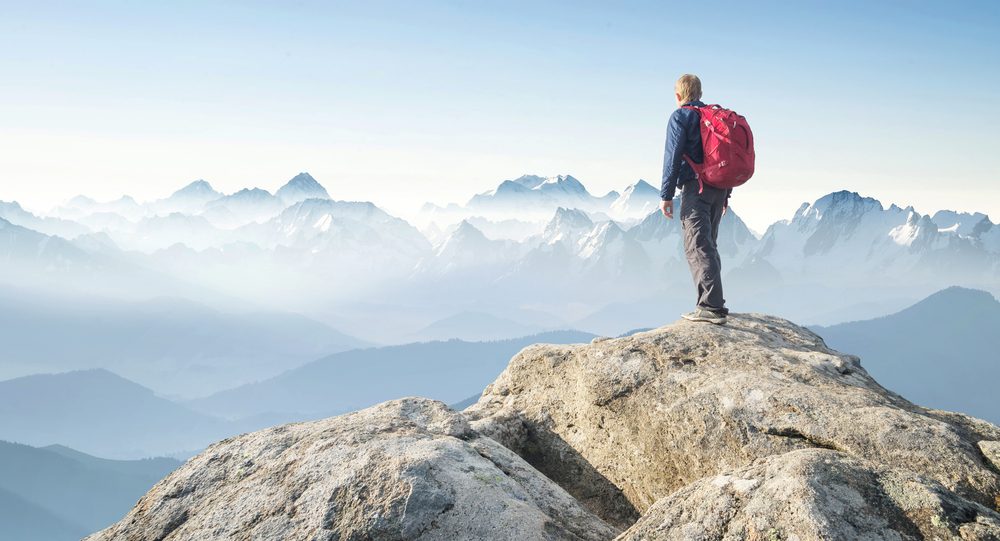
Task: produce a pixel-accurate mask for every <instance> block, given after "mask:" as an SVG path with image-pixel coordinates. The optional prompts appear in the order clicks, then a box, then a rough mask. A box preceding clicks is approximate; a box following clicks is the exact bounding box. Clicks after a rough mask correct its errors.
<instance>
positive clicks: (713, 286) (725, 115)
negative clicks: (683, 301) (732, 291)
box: [660, 74, 754, 325]
mask: <svg viewBox="0 0 1000 541" xmlns="http://www.w3.org/2000/svg"><path fill="white" fill-rule="evenodd" d="M674 97H675V98H676V99H677V107H678V109H677V110H676V111H674V112H673V114H671V115H670V121H669V122H668V124H667V143H666V148H665V149H664V152H663V183H662V184H661V187H660V199H661V202H660V211H661V212H663V215H664V216H666V217H667V218H668V219H672V218H673V217H674V202H673V199H674V192H675V190H676V189H677V188H680V190H681V204H680V220H681V228H682V229H683V231H684V255H685V256H686V257H687V260H688V265H689V266H690V267H691V277H692V278H693V279H694V283H695V286H696V287H697V289H698V300H697V304H696V305H695V309H694V311H693V312H689V313H687V314H684V315H683V317H684V318H685V319H689V320H691V321H707V322H710V323H715V324H720V325H721V324H723V323H725V322H726V315H727V314H728V313H729V309H728V308H726V299H725V298H724V297H723V296H722V261H721V260H720V259H719V249H718V245H717V241H718V238H719V224H720V223H721V221H722V216H723V215H724V214H725V213H726V209H727V208H728V206H729V197H730V195H732V191H733V188H734V187H735V186H739V185H741V184H743V183H744V182H746V181H747V179H749V178H750V176H751V175H753V164H754V151H753V135H752V134H751V133H750V126H749V125H747V123H746V119H744V118H743V117H742V116H740V115H738V114H736V113H734V112H733V111H730V110H728V109H723V108H722V107H720V106H718V105H705V103H703V102H702V101H701V80H700V79H698V77H697V76H695V75H690V74H685V75H682V76H681V78H680V79H678V80H677V84H676V85H675V86H674Z"/></svg>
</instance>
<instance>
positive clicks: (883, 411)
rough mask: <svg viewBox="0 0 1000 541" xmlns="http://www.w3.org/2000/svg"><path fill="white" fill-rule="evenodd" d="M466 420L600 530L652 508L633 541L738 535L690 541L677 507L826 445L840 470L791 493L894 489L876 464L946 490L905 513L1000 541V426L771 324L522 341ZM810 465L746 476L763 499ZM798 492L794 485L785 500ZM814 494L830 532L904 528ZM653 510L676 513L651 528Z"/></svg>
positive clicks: (809, 477)
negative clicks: (933, 402)
mask: <svg viewBox="0 0 1000 541" xmlns="http://www.w3.org/2000/svg"><path fill="white" fill-rule="evenodd" d="M942 362H948V360H947V359H942ZM464 413H465V414H466V415H467V416H468V417H469V418H470V419H471V420H472V426H473V428H475V429H476V430H477V431H479V432H480V433H483V434H486V435H489V436H491V437H492V438H493V439H495V440H497V441H499V442H500V443H502V444H504V445H505V446H507V447H508V448H510V449H512V450H514V451H515V452H517V453H518V454H520V455H521V456H523V457H524V458H525V459H526V460H527V461H528V462H529V463H531V464H532V465H534V466H535V467H536V468H538V469H539V470H540V471H541V472H542V473H544V474H545V475H546V476H548V477H549V478H550V479H552V480H554V481H555V482H557V483H559V484H560V485H561V486H562V487H564V488H565V489H566V490H567V491H568V492H569V493H570V494H572V495H573V496H575V497H576V498H577V499H578V500H580V502H581V503H582V504H583V505H585V506H586V507H587V508H588V509H590V510H591V511H593V512H594V513H595V514H597V515H598V516H601V517H602V518H604V519H605V520H606V521H607V522H609V523H611V524H613V525H615V526H617V527H623V528H624V527H628V526H629V525H631V524H632V523H633V522H635V520H636V519H638V518H639V516H640V515H643V514H646V516H645V517H643V520H642V521H641V522H640V524H641V525H642V526H641V528H640V529H639V530H635V529H633V530H632V531H633V532H635V531H640V532H642V534H641V535H639V534H634V535H632V536H631V537H628V539H656V538H657V537H656V536H653V535H651V534H650V533H649V532H652V531H656V529H657V528H659V527H660V526H662V527H663V528H664V532H667V533H664V537H663V539H742V537H739V536H735V537H734V536H732V535H729V536H727V535H724V533H723V532H725V531H726V530H725V529H721V530H720V529H715V530H712V529H710V528H709V529H705V530H704V531H705V532H714V533H705V534H704V535H698V536H690V537H686V536H685V535H682V534H678V533H676V532H678V531H683V530H677V529H676V528H677V525H678V524H682V523H684V522H685V521H692V523H697V521H698V520H699V519H698V518H697V516H696V514H685V513H683V512H682V511H683V510H684V509H688V508H689V507H685V506H691V507H690V509H692V510H702V511H705V512H706V513H707V512H708V511H707V510H705V509H704V506H705V505H709V504H711V503H712V501H713V500H712V498H711V497H708V495H707V494H708V493H707V492H705V490H704V489H706V488H708V489H710V488H712V486H713V485H712V484H711V483H712V481H711V479H716V478H718V476H720V475H730V476H734V475H736V476H740V475H746V473H745V470H744V469H745V468H746V467H748V466H750V465H752V464H755V463H758V461H759V460H761V459H768V458H769V457H782V456H783V455H786V454H788V453H792V452H794V451H796V450H801V449H823V450H826V451H828V452H829V453H831V454H829V455H826V458H824V459H823V460H830V461H832V462H833V463H837V464H840V465H842V466H843V468H841V470H842V471H841V470H838V471H839V472H840V473H838V472H833V473H822V472H819V471H818V470H816V469H815V468H814V469H810V468H807V467H804V466H803V467H801V468H799V470H797V471H798V473H796V474H795V476H796V480H795V483H798V484H800V485H802V486H806V485H810V486H822V485H823V484H825V483H826V482H827V481H829V482H831V483H835V484H836V483H839V484H841V485H844V486H853V487H858V486H861V484H863V483H862V482H861V481H859V479H868V480H871V481H872V482H873V483H875V484H874V485H872V487H873V488H872V490H877V489H878V487H879V486H882V487H886V486H889V485H891V483H890V484H889V485H887V484H885V483H883V482H882V481H881V479H884V478H885V476H884V475H883V474H882V473H880V472H881V471H882V470H880V469H879V468H888V469H889V470H887V471H890V472H892V473H891V475H892V476H895V477H893V478H894V479H903V478H911V477H912V478H913V479H917V481H915V482H916V484H915V485H913V486H914V487H917V488H919V490H923V491H931V492H934V491H940V492H941V494H943V495H941V497H940V498H939V500H940V501H945V502H951V503H948V504H941V505H937V504H934V503H933V502H932V501H931V499H929V498H928V499H922V500H919V502H917V503H913V504H912V506H911V508H908V510H907V511H906V512H905V513H904V514H906V516H914V517H915V516H918V515H919V516H922V515H927V516H937V517H938V520H939V521H944V522H947V523H948V524H953V525H962V524H971V523H977V524H978V522H977V521H980V522H982V525H983V526H982V527H984V528H993V529H992V530H989V532H991V533H989V535H994V536H1000V530H997V529H996V528H995V526H996V522H995V520H996V519H997V514H996V512H995V509H996V507H997V505H998V503H1000V500H998V497H1000V475H998V474H1000V469H998V465H997V462H996V461H997V458H996V457H997V451H996V450H997V444H996V443H994V442H998V441H1000V429H998V428H997V427H996V426H993V425H990V424H988V423H985V422H982V421H979V420H976V419H973V418H970V417H967V416H964V415H960V414H953V413H947V412H941V411H934V410H928V409H925V408H921V407H919V406H916V405H914V404H911V403H910V402H908V401H906V400H905V399H904V398H902V397H900V396H898V395H896V394H894V393H892V392H890V391H888V390H886V389H884V388H882V387H881V386H880V385H879V384H878V383H876V382H875V381H874V380H873V379H872V378H871V377H870V376H869V375H868V374H867V373H866V372H865V371H864V369H863V368H862V367H861V365H860V363H859V360H858V359H857V358H856V357H853V356H850V355H844V354H841V353H838V352H836V351H833V350H830V349H829V348H827V347H826V345H825V344H824V343H823V340H822V339H821V338H820V337H819V336H817V335H815V334H814V333H812V332H810V331H809V330H807V329H804V328H802V327H798V326H796V325H794V324H792V323H790V322H788V321H785V320H782V319H779V318H774V317H768V316H762V315H735V316H733V317H731V318H730V320H729V324H728V325H725V326H713V325H709V324H704V323H691V322H687V321H682V322H678V323H675V324H673V325H669V326H665V327H661V328H659V329H656V330H653V331H649V332H644V333H640V334H636V335H634V336H630V337H626V338H618V339H613V340H603V341H600V340H597V341H595V343H592V344H588V345H572V346H552V345H536V346H531V347H528V348H526V349H525V350H523V351H522V352H521V353H519V354H518V355H517V356H516V357H515V358H514V359H513V360H512V361H511V362H510V364H509V366H508V367H507V369H506V370H505V371H504V372H503V373H502V374H501V375H500V376H499V377H498V378H497V380H496V381H495V382H494V383H492V384H491V385H490V386H489V387H487V389H486V390H485V391H484V393H483V395H482V396H481V398H480V399H479V401H478V402H477V403H476V404H474V405H472V406H470V407H469V408H468V409H466V410H465V412H464ZM793 457H794V460H793ZM810 457H813V455H809V456H805V457H804V456H803V455H788V457H786V458H780V459H779V458H776V459H775V460H777V462H771V463H767V464H765V465H764V466H759V467H760V468H764V470H761V471H760V472H754V473H753V475H754V479H758V480H759V481H760V483H761V487H763V488H759V489H757V490H764V489H765V488H768V487H773V486H774V483H773V482H771V483H770V484H768V481H767V476H766V475H765V474H766V473H767V472H768V471H777V470H775V468H777V469H780V468H786V469H787V468H793V466H795V465H796V464H800V465H801V463H803V462H804V461H805V462H809V461H811V463H815V462H816V461H817V460H819V459H818V458H815V457H813V458H810ZM767 468H771V469H769V470H768V469H767ZM793 469H794V468H793ZM885 475H890V474H885ZM876 481H877V482H876ZM706 483H708V485H706ZM879 483H881V484H879ZM892 486H896V485H892ZM907 486H909V485H907ZM699 487H700V488H699ZM917 488H915V490H916V489H917ZM886 490H887V489H886ZM765 493H766V492H760V494H765ZM803 494H805V492H803V491H792V492H789V498H793V499H795V498H799V497H800V496H802V495H803ZM760 498H761V499H762V501H767V498H764V497H763V496H761V497H760ZM817 498H818V499H816V498H814V500H813V501H812V503H810V502H809V501H807V500H803V501H801V502H799V505H801V506H808V505H814V504H815V507H816V508H817V509H818V511H817V512H816V514H815V517H814V519H815V520H816V521H819V522H822V521H830V522H833V523H837V522H839V521H841V518H840V517H843V516H848V515H853V514H854V513H853V511H856V512H857V514H858V515H859V516H864V515H865V514H866V513H867V514H868V515H869V516H872V517H879V516H881V519H882V520H884V521H887V523H888V524H889V526H887V527H886V528H888V530H892V531H896V529H895V528H897V526H898V523H897V522H893V520H894V519H893V518H892V517H891V516H890V515H889V514H887V513H888V511H885V513H883V511H884V510H885V509H886V508H885V507H884V506H882V507H879V506H878V505H875V503H872V502H876V503H877V502H881V503H880V504H879V505H881V504H885V503H886V502H888V501H890V500H891V501H895V500H892V497H890V496H884V497H883V496H878V497H876V496H871V497H870V498H868V499H865V498H862V499H854V500H852V499H850V498H848V499H846V500H843V502H842V505H844V506H846V507H844V508H842V509H839V510H838V509H833V508H824V507H823V506H822V505H818V504H816V502H817V501H820V502H821V501H822V498H819V497H817ZM880 498H881V499H880ZM935 501H936V500H935ZM657 502H660V503H658V504H657V505H656V507H653V506H654V504H656V503H657ZM852 502H853V503H852ZM866 502H867V503H866ZM955 502H959V503H960V505H959V503H955ZM897 503H898V502H897ZM855 504H856V507H857V508H856V509H853V511H852V505H855ZM869 504H870V505H871V506H874V507H865V506H868V505H869ZM921 505H923V506H924V507H921ZM935 505H937V507H935ZM913 506H916V507H913ZM782 508H783V507H782V502H779V501H775V502H773V505H771V506H770V507H768V506H766V505H755V506H749V507H746V506H734V507H733V508H732V509H741V510H743V511H744V512H748V513H751V514H755V515H756V516H757V519H759V521H760V522H762V523H766V522H767V521H774V524H775V526H774V527H775V528H779V527H780V525H781V524H783V522H781V521H782V520H784V519H782V518H781V517H782V516H783V515H782V512H783V511H782ZM966 509H975V510H976V511H975V512H971V513H968V512H965V511H963V510H966ZM747 510H749V511H747ZM650 513H652V514H650ZM671 513H680V514H679V515H673V514H671ZM897 514H898V513H897ZM656 516H672V517H674V518H672V519H671V521H669V523H663V524H661V523H659V522H657V520H658V519H656V518H655V517H656ZM914 520H915V519H914ZM636 528H639V525H636ZM898 528H899V530H898V531H899V533H898V535H899V537H893V536H890V535H885V536H879V535H876V534H872V535H874V537H871V538H872V539H883V538H886V539H892V538H902V539H909V538H913V537H908V535H911V534H907V533H906V532H907V531H909V530H906V529H905V528H903V527H902V526H898ZM956 528H958V526H956ZM969 528H971V526H970V527H969ZM969 528H966V530H969V531H972V530H970V529H969ZM888 530H886V531H888ZM811 531H813V532H814V533H813V534H807V533H803V534H800V538H801V539H821V538H824V537H823V535H822V534H821V533H817V532H821V531H823V530H822V528H819V527H818V526H816V527H815V528H814V529H813V530H811ZM916 531H923V530H921V529H920V528H919V527H917V530H916ZM955 531H958V530H955ZM776 532H778V530H776ZM745 533H746V532H744V534H745ZM775 535H778V533H776V534H775ZM912 535H916V534H912ZM970 535H971V534H970ZM984 535H985V534H984ZM760 538H761V539H768V537H760ZM779 538H782V539H784V537H779ZM834 538H836V537H834ZM843 538H844V539H849V538H852V537H850V536H846V537H843ZM861 538H863V537H861ZM942 538H944V537H942ZM981 538H983V539H987V538H990V537H981Z"/></svg>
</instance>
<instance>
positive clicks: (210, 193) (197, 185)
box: [170, 179, 222, 199]
mask: <svg viewBox="0 0 1000 541" xmlns="http://www.w3.org/2000/svg"><path fill="white" fill-rule="evenodd" d="M221 195H222V194H221V193H219V192H217V191H215V188H212V185H211V184H209V183H208V182H207V181H205V180H202V179H198V180H196V181H194V182H192V183H191V184H188V185H187V186H185V187H183V188H181V189H179V190H177V191H176V192H174V193H173V194H172V195H171V196H170V197H171V198H175V197H177V198H185V199H187V198H195V199H209V198H215V197H219V196H221Z"/></svg>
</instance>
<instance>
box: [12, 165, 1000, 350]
mask: <svg viewBox="0 0 1000 541" xmlns="http://www.w3.org/2000/svg"><path fill="white" fill-rule="evenodd" d="M658 202H659V194H658V190H657V189H656V188H655V187H653V186H651V185H650V184H649V183H647V182H645V181H641V180H640V181H638V182H636V183H634V184H632V185H629V186H627V187H626V188H624V189H623V190H622V191H621V192H620V193H619V192H610V193H608V194H605V195H601V196H597V195H592V194H590V192H588V191H587V189H586V188H585V187H584V185H583V184H582V183H581V182H580V181H579V180H578V179H576V178H574V177H572V176H569V175H560V176H556V177H539V176H533V175H525V176H522V177H520V178H517V179H513V180H506V181H503V182H502V183H500V184H499V186H497V187H496V188H495V189H493V190H489V191H486V192H483V193H480V194H477V195H475V196H474V197H472V198H471V199H470V200H469V201H468V202H467V203H466V204H464V205H458V204H451V205H448V206H443V207H442V206H436V205H432V204H426V205H424V207H423V208H422V209H421V210H420V211H419V212H417V213H415V214H413V215H411V216H408V217H407V219H405V220H404V219H402V218H399V217H396V216H392V215H390V214H388V213H387V212H385V211H383V210H382V209H380V208H378V207H377V206H375V205H374V204H372V203H370V202H351V201H339V200H335V199H332V198H331V197H330V194H329V193H328V192H327V190H326V189H325V188H324V187H323V186H321V185H320V184H319V183H318V182H317V181H316V180H315V179H313V178H312V177H311V176H310V175H309V174H307V173H302V174H299V175H297V176H296V177H295V178H293V179H291V180H290V181H289V182H288V183H286V184H285V185H284V186H282V187H281V188H280V189H278V190H277V191H276V192H275V193H274V194H272V193H270V192H268V191H266V190H263V189H261V188H252V189H244V190H241V191H238V192H236V193H232V194H222V193H220V192H217V191H216V190H214V189H213V188H212V187H211V185H209V184H208V183H207V182H205V181H196V182H194V183H192V184H190V185H188V186H186V187H184V188H182V189H180V190H178V191H177V192H175V193H174V194H173V195H171V196H170V197H167V198H164V199H160V200H156V201H150V202H145V203H139V202H137V201H135V200H134V199H132V198H130V197H127V196H125V197H122V198H121V199H118V200H115V201H111V202H97V201H94V200H92V199H90V198H87V197H84V196H79V197H76V198H74V199H72V200H70V201H68V202H66V203H65V204H64V205H62V206H60V207H58V208H56V209H54V210H53V211H52V213H50V214H49V215H45V216H40V215H36V214H32V213H31V212H28V211H27V210H25V209H23V208H21V207H20V206H19V205H18V204H17V203H16V202H7V203H0V228H2V230H3V232H4V233H3V234H4V237H5V238H6V239H8V241H7V242H5V243H4V244H3V245H2V246H0V257H3V258H4V261H5V265H4V266H3V268H2V269H0V284H7V285H8V286H10V287H12V288H14V287H16V288H19V289H20V290H25V291H27V290H32V289H36V290H40V291H45V292H48V295H50V296H57V297H59V296H65V295H79V294H81V293H86V294H87V295H91V296H99V297H114V298H118V299H122V298H125V299H146V298H150V297H155V296H171V297H184V298H188V299H194V300H198V301H199V302H203V303H207V304H209V305H211V306H213V307H216V308H226V309H242V310H245V309H247V308H249V307H251V306H253V307H266V308H268V309H273V310H279V311H294V312H299V313H306V314H310V315H313V316H315V317H318V318H320V319H321V320H323V322H324V323H327V324H330V325H333V326H334V327H336V328H338V329H341V330H343V331H344V332H346V333H348V334H351V335H356V336H361V337H363V338H365V339H368V340H372V341H377V342H391V343H392V342H394V343H398V342H402V341H405V340H406V339H408V338H410V337H413V336H416V334H415V333H418V332H419V330H420V329H421V328H424V327H426V326H428V325H432V324H433V323H434V322H435V321H437V320H442V319H447V318H449V317H453V316H455V315H457V314H461V313H466V312H474V313H479V314H486V315H487V316H490V317H493V318H500V319H503V320H506V321H512V322H514V323H516V324H519V325H526V326H530V327H531V328H532V329H533V330H544V329H555V328H583V329H584V330H588V331H594V332H601V333H605V334H617V333H619V332H622V331H624V330H627V329H629V328H635V327H644V326H651V325H655V324H656V323H657V321H659V319H651V318H650V317H649V316H650V315H651V313H650V309H651V305H650V299H651V298H652V297H653V296H659V298H658V299H657V303H658V306H661V307H662V306H664V305H666V306H667V307H668V308H669V310H668V312H669V313H673V312H674V311H675V310H676V309H677V308H678V307H680V308H686V307H687V306H688V305H689V304H690V303H691V298H690V294H689V292H688V281H689V277H688V271H687V268H686V265H685V263H684V259H683V255H682V249H681V238H680V234H679V229H678V224H677V221H676V220H666V219H664V218H663V217H662V216H660V215H659V214H658V213H657V205H658ZM736 203H737V204H736V205H735V206H736V208H735V209H733V210H734V211H733V212H730V213H728V214H727V215H726V217H725V218H724V219H723V224H722V230H721V233H720V239H719V245H720V252H721V253H722V256H723V265H724V268H725V270H726V274H725V280H726V281H725V283H726V287H727V294H728V296H729V297H730V298H732V299H734V301H735V302H737V303H738V304H739V306H738V308H739V309H753V310H760V311H767V312H772V313H780V314H783V315H787V316H790V317H795V318H796V319H798V320H802V321H808V322H812V323H819V324H832V323H839V322H842V321H847V320H851V319H859V318H866V317H873V316H877V315H882V314H885V313H889V312H891V311H894V310H898V309H900V308H902V307H904V306H906V305H908V304H911V303H913V302H916V301H917V300H919V299H921V298H923V297H925V296H927V295H929V294H930V293H932V292H934V291H937V290H940V289H943V288H945V287H948V286H951V285H963V286H966V287H975V288H980V289H985V290H988V291H991V292H993V293H994V294H997V293H1000V291H998V288H1000V285H998V284H1000V280H998V262H1000V227H998V226H997V225H996V224H994V223H993V222H992V221H990V219H989V218H988V217H987V216H985V215H983V214H978V213H974V214H967V213H957V212H950V211H942V212H938V213H937V214H935V215H933V216H928V215H923V214H920V213H918V212H917V211H916V210H914V209H913V208H912V207H907V208H900V207H898V206H896V205H891V206H889V207H888V208H885V207H883V206H882V204H881V203H879V202H878V201H876V200H874V199H871V198H867V197H863V196H861V195H858V194H857V193H853V192H848V191H841V192H836V193H832V194H829V195H827V196H824V197H822V198H820V199H819V200H817V201H816V202H814V203H811V204H805V203H804V204H803V205H802V206H801V208H799V209H798V210H797V211H796V212H795V213H794V216H793V218H792V219H791V220H786V221H780V222H777V223H775V224H773V225H771V226H770V227H769V228H768V229H767V230H766V231H765V232H764V233H763V235H761V236H759V237H758V236H757V235H755V234H754V233H753V232H751V231H750V229H749V228H748V227H747V226H746V225H745V224H744V223H743V221H742V220H741V219H740V218H739V214H738V211H739V208H738V200H737V202H736ZM789 210H791V209H789ZM582 292H586V294H582ZM664 303H666V304H664ZM622 306H625V307H627V308H628V309H619V308H620V307H622ZM379 307H381V309H379ZM623 314H624V315H625V317H629V316H628V314H633V315H632V316H631V317H630V319H628V320H624V321H623V320H622V319H621V317H619V316H621V315H623ZM389 322H391V323H389ZM578 322H583V323H584V324H586V325H587V326H584V325H583V324H578ZM387 323H389V324H387ZM484 328H485V326H484ZM477 332H478V333H480V334H478V335H476V334H475V333H477ZM522 332H523V330H522ZM482 336H483V335H482V333H481V329H479V330H475V331H473V334H472V335H470V336H466V338H474V337H475V338H478V337H482ZM508 336H510V335H508Z"/></svg>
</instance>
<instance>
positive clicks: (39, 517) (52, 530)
mask: <svg viewBox="0 0 1000 541" xmlns="http://www.w3.org/2000/svg"><path fill="white" fill-rule="evenodd" d="M91 531H92V530H88V529H87V528H85V527H83V526H80V525H79V524H73V523H71V522H69V521H67V520H65V519H63V518H60V517H58V516H56V515H54V514H53V513H51V512H50V511H48V510H47V509H45V508H44V507H42V506H40V505H36V504H33V503H31V502H29V501H26V500H24V499H23V498H20V497H18V496H17V495H16V494H12V493H11V492H8V491H6V490H4V489H3V488H0V539H4V540H8V539H10V540H12V541H13V540H16V541H70V540H72V541H76V540H78V539H80V538H81V537H83V536H85V535H87V534H88V533H90V532H91Z"/></svg>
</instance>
